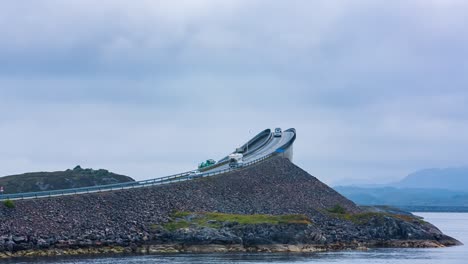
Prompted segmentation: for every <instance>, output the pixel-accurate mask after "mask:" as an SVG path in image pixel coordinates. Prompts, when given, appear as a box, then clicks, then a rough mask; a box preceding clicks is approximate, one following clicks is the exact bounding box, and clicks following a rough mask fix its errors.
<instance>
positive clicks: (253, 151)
mask: <svg viewBox="0 0 468 264" xmlns="http://www.w3.org/2000/svg"><path fill="white" fill-rule="evenodd" d="M295 140H296V130H295V129H294V128H290V129H287V130H284V131H283V132H282V133H281V136H275V134H274V132H272V131H271V129H265V130H263V131H262V132H260V133H259V134H257V135H256V136H255V137H253V138H252V139H250V140H249V141H248V142H246V143H245V144H243V145H242V146H241V147H239V148H237V149H236V150H235V151H234V152H232V153H242V154H243V161H244V163H243V166H241V167H237V168H231V167H230V166H229V158H228V156H226V157H224V158H222V159H220V160H219V161H218V162H217V163H216V164H215V165H213V166H210V167H207V168H203V169H199V172H197V173H196V174H194V171H187V172H182V173H178V174H174V175H170V176H165V177H159V178H154V179H149V180H142V181H135V182H126V183H117V184H109V185H100V186H91V187H82V188H73V189H64V190H53V191H42V192H28V193H14V194H4V195H0V200H23V199H38V198H47V197H57V196H65V195H79V194H87V193H96V192H106V191H117V190H125V189H132V188H144V187H149V186H156V185H163V184H171V183H175V182H182V181H191V180H194V179H198V178H202V177H210V176H215V175H219V174H223V173H228V172H231V171H234V170H242V169H244V168H246V167H249V166H252V165H255V164H257V163H260V162H263V161H265V160H267V159H269V158H271V157H274V156H282V157H285V158H287V159H289V160H291V161H292V158H293V143H294V141H295ZM232 153H231V154H232Z"/></svg>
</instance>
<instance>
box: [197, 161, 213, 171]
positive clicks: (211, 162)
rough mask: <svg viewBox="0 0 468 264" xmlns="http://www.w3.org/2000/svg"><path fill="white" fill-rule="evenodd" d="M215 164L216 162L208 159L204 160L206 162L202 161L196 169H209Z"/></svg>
mask: <svg viewBox="0 0 468 264" xmlns="http://www.w3.org/2000/svg"><path fill="white" fill-rule="evenodd" d="M215 164H216V161H215V160H214V159H209V160H206V161H203V162H202V163H200V164H199V165H198V168H199V169H203V168H207V167H210V166H213V165H215Z"/></svg>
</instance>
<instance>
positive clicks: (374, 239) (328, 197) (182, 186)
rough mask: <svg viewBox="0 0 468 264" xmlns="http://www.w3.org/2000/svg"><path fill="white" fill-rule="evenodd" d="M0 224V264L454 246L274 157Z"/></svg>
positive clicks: (414, 220)
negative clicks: (28, 259)
mask: <svg viewBox="0 0 468 264" xmlns="http://www.w3.org/2000/svg"><path fill="white" fill-rule="evenodd" d="M0 220H1V221H0V258H12V257H25V256H57V255H78V254H106V253H107V254H109V253H134V254H155V253H174V252H316V251H328V250H345V249H355V250H366V249H368V248H373V247H446V246H454V245H460V244H461V243H460V242H459V241H457V240H456V239H454V238H452V237H449V236H447V235H445V234H443V233H442V232H441V231H440V230H439V229H437V227H435V226H434V225H432V224H430V223H428V222H426V221H425V220H424V219H422V218H420V217H418V216H415V215H413V214H411V213H408V212H404V211H401V210H397V209H394V208H390V207H360V206H357V205H356V204H355V203H353V202H352V201H350V200H348V199H346V198H345V197H343V196H342V195H340V194H339V193H338V192H336V191H335V190H333V189H332V188H330V187H329V186H327V185H325V184H324V183H322V182H321V181H320V180H318V179H317V178H316V177H314V176H312V175H310V174H309V173H307V172H306V171H304V170H302V169H301V168H299V167H298V166H296V165H295V164H293V163H292V162H291V161H290V160H288V159H286V158H283V157H279V156H273V157H271V158H269V159H267V160H265V161H263V162H260V163H258V164H255V165H252V166H248V167H246V168H243V169H238V170H234V171H232V172H228V173H224V174H219V175H215V176H210V177H200V178H197V179H193V180H190V181H182V182H177V183H171V184H166V185H159V186H150V187H144V188H135V189H124V190H114V191H107V192H98V193H89V194H80V195H68V196H61V197H50V198H40V199H28V200H15V201H4V202H3V204H2V205H0Z"/></svg>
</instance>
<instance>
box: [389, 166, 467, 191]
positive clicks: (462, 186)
mask: <svg viewBox="0 0 468 264" xmlns="http://www.w3.org/2000/svg"><path fill="white" fill-rule="evenodd" d="M392 185H393V186H395V187H400V188H422V189H431V188H432V189H447V190H454V191H468V168H467V167H462V168H446V169H426V170H420V171H417V172H414V173H411V174H410V175H408V176H406V177H405V178H404V179H403V180H401V181H400V182H397V183H395V184H392Z"/></svg>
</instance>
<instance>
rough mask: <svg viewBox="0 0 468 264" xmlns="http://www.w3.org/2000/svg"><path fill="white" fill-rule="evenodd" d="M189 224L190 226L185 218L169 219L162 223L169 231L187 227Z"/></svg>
mask: <svg viewBox="0 0 468 264" xmlns="http://www.w3.org/2000/svg"><path fill="white" fill-rule="evenodd" d="M189 226H190V222H188V221H185V220H180V221H171V222H169V223H165V224H164V225H163V227H164V228H165V229H167V230H169V231H175V230H177V229H181V228H187V227H189Z"/></svg>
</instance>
